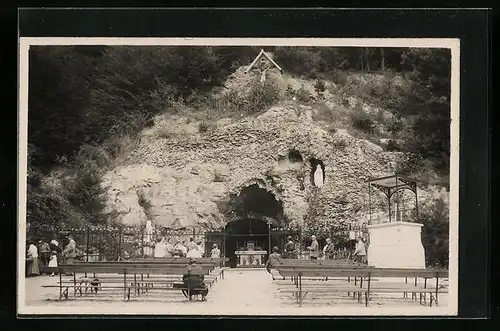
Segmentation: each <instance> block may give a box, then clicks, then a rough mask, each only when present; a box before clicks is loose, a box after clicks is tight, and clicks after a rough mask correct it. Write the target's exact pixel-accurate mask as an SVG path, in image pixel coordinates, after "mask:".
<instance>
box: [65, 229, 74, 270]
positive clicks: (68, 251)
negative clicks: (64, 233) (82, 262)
mask: <svg viewBox="0 0 500 331" xmlns="http://www.w3.org/2000/svg"><path fill="white" fill-rule="evenodd" d="M68 241H69V242H68V244H67V245H66V247H65V248H64V250H63V256H64V264H74V263H75V257H76V242H75V240H74V239H73V236H72V235H68ZM66 276H73V274H72V273H67V274H66Z"/></svg>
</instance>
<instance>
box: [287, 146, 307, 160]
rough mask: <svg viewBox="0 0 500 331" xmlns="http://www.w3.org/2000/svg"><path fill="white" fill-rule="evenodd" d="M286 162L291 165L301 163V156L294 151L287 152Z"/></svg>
mask: <svg viewBox="0 0 500 331" xmlns="http://www.w3.org/2000/svg"><path fill="white" fill-rule="evenodd" d="M288 160H289V161H290V162H292V163H302V162H303V161H304V160H303V159H302V155H300V152H299V151H298V150H296V149H292V150H290V151H289V152H288Z"/></svg>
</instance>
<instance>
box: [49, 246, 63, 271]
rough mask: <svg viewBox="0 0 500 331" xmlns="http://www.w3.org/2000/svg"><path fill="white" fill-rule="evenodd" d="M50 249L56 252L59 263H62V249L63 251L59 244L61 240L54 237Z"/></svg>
mask: <svg viewBox="0 0 500 331" xmlns="http://www.w3.org/2000/svg"><path fill="white" fill-rule="evenodd" d="M50 250H51V251H52V252H56V260H57V264H58V265H59V264H60V263H62V262H61V261H62V251H61V247H60V246H59V242H58V241H57V240H55V239H52V240H51V241H50ZM56 274H57V273H56Z"/></svg>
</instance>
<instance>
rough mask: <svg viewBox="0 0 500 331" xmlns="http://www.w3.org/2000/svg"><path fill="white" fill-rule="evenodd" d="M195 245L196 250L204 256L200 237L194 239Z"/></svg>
mask: <svg viewBox="0 0 500 331" xmlns="http://www.w3.org/2000/svg"><path fill="white" fill-rule="evenodd" d="M196 246H198V252H200V256H201V257H203V256H205V246H204V245H203V243H202V241H201V240H200V239H198V240H196Z"/></svg>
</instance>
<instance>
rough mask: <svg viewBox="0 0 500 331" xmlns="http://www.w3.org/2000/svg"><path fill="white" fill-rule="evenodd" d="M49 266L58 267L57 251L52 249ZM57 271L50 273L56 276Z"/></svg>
mask: <svg viewBox="0 0 500 331" xmlns="http://www.w3.org/2000/svg"><path fill="white" fill-rule="evenodd" d="M49 268H57V252H56V251H52V253H51V256H50V261H49ZM54 275H55V272H53V273H52V274H50V276H54Z"/></svg>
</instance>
